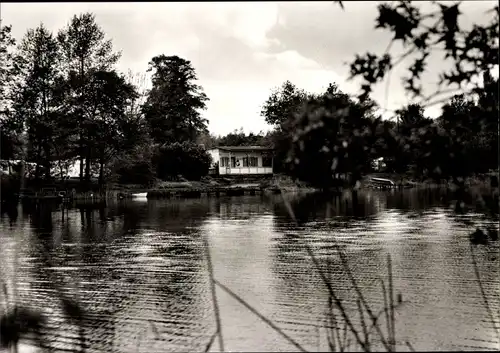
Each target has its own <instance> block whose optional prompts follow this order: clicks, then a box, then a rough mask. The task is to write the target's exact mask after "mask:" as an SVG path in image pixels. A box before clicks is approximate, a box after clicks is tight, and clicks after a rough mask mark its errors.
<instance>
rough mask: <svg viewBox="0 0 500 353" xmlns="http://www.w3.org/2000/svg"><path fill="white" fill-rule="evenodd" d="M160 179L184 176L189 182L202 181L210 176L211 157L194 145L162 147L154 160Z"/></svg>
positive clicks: (180, 144)
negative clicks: (202, 178) (204, 177)
mask: <svg viewBox="0 0 500 353" xmlns="http://www.w3.org/2000/svg"><path fill="white" fill-rule="evenodd" d="M154 164H155V165H156V167H157V175H158V177H159V178H160V179H163V180H167V179H175V178H177V177H178V175H182V176H183V177H185V178H187V179H188V180H200V179H201V177H203V176H206V175H208V169H209V167H210V164H211V157H210V155H209V154H208V153H207V152H206V151H205V149H204V148H203V147H200V146H198V145H196V144H194V143H190V142H183V143H178V142H175V143H171V144H165V145H163V146H162V147H160V149H159V151H158V153H157V154H156V156H155V158H154Z"/></svg>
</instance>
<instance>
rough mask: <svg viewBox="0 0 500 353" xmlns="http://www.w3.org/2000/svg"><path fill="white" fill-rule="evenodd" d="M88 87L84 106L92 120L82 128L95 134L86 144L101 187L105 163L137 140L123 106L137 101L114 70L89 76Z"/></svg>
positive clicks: (132, 120)
mask: <svg viewBox="0 0 500 353" xmlns="http://www.w3.org/2000/svg"><path fill="white" fill-rule="evenodd" d="M88 87H89V88H90V89H91V92H89V93H88V94H86V95H85V97H86V98H87V99H88V102H86V104H85V105H86V106H88V107H89V108H91V109H92V110H93V116H94V119H92V120H89V121H88V125H87V126H86V128H87V129H89V130H92V131H95V132H94V138H95V139H94V140H92V141H90V143H89V145H90V146H91V147H92V148H93V150H92V151H93V152H94V154H95V157H96V159H97V160H98V163H99V167H100V168H99V185H103V183H104V170H105V166H106V164H107V163H108V162H109V161H110V160H111V158H112V157H114V155H115V154H116V153H117V152H118V151H119V150H131V148H132V147H133V146H134V145H135V144H137V142H138V141H139V140H138V138H139V137H140V134H138V132H139V131H140V127H139V126H138V124H137V123H138V121H137V120H136V119H135V116H133V115H132V114H127V105H129V104H130V101H133V100H134V99H135V98H137V93H136V91H135V88H134V87H133V86H132V85H130V84H128V83H127V82H126V80H125V78H124V77H122V76H120V75H119V74H118V73H117V72H116V71H97V72H94V73H92V74H91V76H90V77H89V85H88Z"/></svg>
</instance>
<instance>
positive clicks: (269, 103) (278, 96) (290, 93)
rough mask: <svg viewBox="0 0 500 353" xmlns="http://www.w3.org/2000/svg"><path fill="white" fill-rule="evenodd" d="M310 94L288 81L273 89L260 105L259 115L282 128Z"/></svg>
mask: <svg viewBox="0 0 500 353" xmlns="http://www.w3.org/2000/svg"><path fill="white" fill-rule="evenodd" d="M311 96H312V95H311V94H310V93H307V92H306V91H304V90H303V89H301V88H298V87H297V86H295V85H294V84H293V83H291V82H290V81H285V82H284V83H283V84H282V85H281V87H279V88H276V89H274V90H273V92H272V93H271V95H270V96H269V98H268V99H267V100H266V102H265V103H264V105H263V106H262V110H261V113H260V115H262V116H263V117H264V119H265V120H266V122H267V123H268V124H270V125H272V126H274V127H275V128H277V129H284V128H285V126H284V124H285V123H286V122H288V121H291V120H292V119H293V116H294V114H296V113H297V112H298V111H299V110H300V108H301V107H302V106H303V105H304V103H305V102H306V101H307V100H308V98H310V97H311Z"/></svg>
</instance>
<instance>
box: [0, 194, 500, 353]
mask: <svg viewBox="0 0 500 353" xmlns="http://www.w3.org/2000/svg"><path fill="white" fill-rule="evenodd" d="M284 197H286V199H287V200H288V201H287V202H290V204H291V206H292V209H293V211H294V215H295V217H296V220H297V222H295V221H294V220H293V219H292V218H291V217H290V214H289V212H288V211H287V208H286V207H285V204H284V202H283V197H282V196H281V195H274V196H242V197H227V198H224V197H221V198H202V199H179V200H172V199H170V200H150V201H147V200H145V199H144V200H140V199H139V200H127V201H123V202H121V201H120V202H118V201H117V202H116V203H111V204H109V203H108V204H107V205H80V206H75V207H71V208H69V209H63V208H62V207H61V206H57V205H52V206H50V205H47V206H44V207H38V208H35V207H27V206H24V207H23V206H21V205H18V206H17V208H16V207H11V208H6V207H4V208H3V210H2V217H1V223H0V276H1V278H3V279H4V281H5V282H6V283H7V289H8V295H9V298H11V299H12V298H13V297H17V298H18V301H19V302H21V303H22V304H23V305H24V306H26V307H29V308H34V309H37V310H40V311H42V312H43V313H44V314H45V315H46V316H47V317H48V318H49V319H48V322H47V330H46V334H47V338H48V341H49V342H50V346H51V347H53V348H54V349H55V350H56V351H80V348H79V345H80V344H81V340H80V339H79V334H83V336H84V337H85V343H84V346H85V347H86V351H87V352H172V351H204V350H205V349H206V347H207V345H208V343H209V342H210V340H211V337H212V335H213V334H214V332H215V330H216V324H215V318H214V309H213V301H212V295H211V287H210V281H209V275H208V272H207V268H208V267H207V257H206V252H205V248H204V246H203V244H204V242H203V240H204V239H207V240H208V243H209V249H210V254H211V260H212V263H213V272H214V277H215V278H216V279H217V280H218V281H219V282H220V283H222V284H223V285H225V286H226V287H227V288H229V289H230V290H231V291H232V292H234V293H235V294H236V295H238V296H239V297H241V298H242V299H243V300H244V301H245V302H246V303H248V304H249V305H250V306H251V307H253V308H254V309H255V310H257V311H258V312H259V313H261V314H262V315H264V316H265V317H266V318H268V319H269V320H271V321H272V322H273V323H274V324H275V325H276V326H277V327H279V328H280V329H281V330H282V331H283V332H284V333H285V334H286V335H288V336H289V337H291V338H293V340H295V341H296V342H297V343H298V344H300V345H301V346H302V347H303V348H304V349H306V350H309V351H318V350H326V349H327V345H326V342H327V338H326V331H325V329H324V328H323V326H324V325H325V311H326V308H327V300H328V291H327V288H326V286H325V285H324V281H323V279H322V277H321V276H320V274H319V272H318V268H317V267H316V266H315V265H314V264H313V262H312V259H311V257H310V255H309V254H308V252H307V251H306V248H305V245H304V244H305V243H304V242H306V243H307V244H308V246H309V247H310V249H311V250H312V253H313V254H314V256H315V258H316V260H317V263H318V266H319V267H320V269H321V271H323V273H326V274H327V275H328V276H329V277H330V278H331V285H332V287H333V289H334V290H335V292H336V293H337V295H338V296H339V298H340V299H341V300H342V302H343V303H344V305H345V308H346V312H347V313H348V314H349V315H350V316H351V317H352V318H353V321H355V322H357V324H356V325H358V326H357V327H360V326H359V324H360V322H361V321H360V319H359V315H358V310H357V306H356V298H357V297H356V292H355V291H354V289H353V288H352V285H351V281H350V279H349V276H348V274H349V273H348V271H347V269H346V267H345V264H343V263H342V261H341V260H342V258H341V257H340V256H339V253H338V251H339V250H340V251H342V254H344V255H345V259H346V261H347V262H348V266H349V269H350V271H351V273H352V275H353V277H354V278H355V279H356V281H357V283H358V285H359V287H360V289H361V291H362V293H363V295H364V297H365V298H366V301H367V302H368V303H369V305H370V306H371V307H372V310H373V312H379V310H380V309H381V308H383V306H384V296H383V291H382V286H381V280H384V282H385V284H386V285H387V283H388V265H387V261H388V255H390V258H391V262H392V277H393V287H394V292H395V295H396V294H400V297H399V299H400V300H398V302H399V301H400V302H401V303H400V305H398V307H397V309H396V312H395V321H396V325H395V334H396V340H397V347H398V350H406V351H408V348H407V344H406V341H409V342H410V343H411V345H412V346H413V347H414V349H415V350H495V349H496V350H498V349H500V345H499V341H498V340H499V339H498V336H497V335H496V332H495V329H494V324H493V323H492V320H491V316H493V319H494V320H496V326H497V327H500V319H499V316H500V283H499V282H500V266H499V265H500V256H499V244H498V243H499V242H498V241H496V242H495V241H490V242H489V243H488V244H486V245H478V246H474V247H471V244H470V241H469V234H470V233H471V232H473V231H474V230H475V229H476V228H477V227H479V228H482V229H485V230H486V229H489V228H493V229H495V230H497V231H498V217H497V216H491V215H487V214H485V213H481V212H479V211H477V210H476V209H474V208H470V209H469V210H465V211H463V212H459V213H457V212H456V211H455V210H454V207H453V205H454V201H453V195H449V194H448V193H444V192H441V191H428V190H427V191H419V190H404V191H387V192H383V191H375V190H373V191H368V190H367V191H362V192H361V191H360V192H358V194H357V195H355V196H354V197H353V195H352V194H351V193H345V194H343V195H337V196H325V195H307V196H301V197H299V196H297V195H295V196H294V195H285V196H284ZM471 251H474V260H475V261H476V263H477V269H478V272H479V274H480V278H481V282H482V287H483V290H484V293H485V298H486V300H487V301H488V304H489V306H490V308H491V315H490V314H488V311H487V310H486V306H485V303H484V298H483V296H482V295H481V290H480V287H479V286H478V282H477V279H476V275H475V271H474V266H473V257H472V254H471ZM14 283H17V285H14ZM58 293H59V294H58ZM60 293H64V295H65V296H66V297H67V298H70V299H71V300H73V301H76V302H78V303H79V304H80V306H81V307H82V309H83V311H84V315H83V319H82V321H79V322H74V321H71V320H69V319H68V318H67V317H65V315H64V312H63V308H62V304H61V303H62V302H61V300H60ZM216 295H217V302H218V305H219V311H220V321H221V325H222V334H223V340H224V346H225V350H226V351H296V350H297V348H295V347H294V346H293V345H291V344H290V343H289V342H288V341H287V340H286V339H285V338H283V337H282V336H281V335H280V334H279V333H277V332H276V331H275V330H273V329H272V328H270V327H269V326H267V324H266V323H265V322H264V321H262V320H261V319H260V318H258V317H257V316H256V315H254V313H252V312H251V311H249V310H248V309H247V308H246V307H245V306H244V305H242V304H241V303H240V302H238V301H237V300H236V299H235V298H234V297H233V296H231V295H229V294H228V293H227V292H226V291H223V290H222V289H221V288H220V287H217V289H216ZM0 296H3V294H0ZM1 299H2V300H1V301H2V302H4V299H5V298H3V297H2V298H1ZM382 326H384V327H383V329H384V330H385V324H384V325H382ZM384 332H385V331H384ZM351 349H356V348H351ZM210 350H211V351H219V346H218V340H217V339H216V340H215V341H214V342H213V344H212V345H211V347H210ZM357 350H359V348H357Z"/></svg>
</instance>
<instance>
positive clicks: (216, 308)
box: [203, 237, 224, 352]
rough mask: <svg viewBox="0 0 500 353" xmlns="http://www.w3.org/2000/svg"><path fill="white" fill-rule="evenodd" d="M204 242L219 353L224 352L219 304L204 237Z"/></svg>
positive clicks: (208, 250)
mask: <svg viewBox="0 0 500 353" xmlns="http://www.w3.org/2000/svg"><path fill="white" fill-rule="evenodd" d="M203 241H204V246H205V253H206V256H207V267H208V274H209V279H210V289H211V292H212V303H213V304H214V314H215V324H216V326H217V329H216V331H217V336H218V337H219V349H220V351H221V352H224V339H223V337H222V325H221V320H220V310H219V304H218V302H217V293H216V291H215V278H214V269H213V266H212V257H211V256H210V247H209V244H208V240H207V238H206V237H203Z"/></svg>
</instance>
